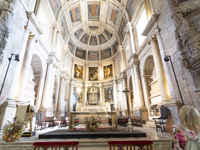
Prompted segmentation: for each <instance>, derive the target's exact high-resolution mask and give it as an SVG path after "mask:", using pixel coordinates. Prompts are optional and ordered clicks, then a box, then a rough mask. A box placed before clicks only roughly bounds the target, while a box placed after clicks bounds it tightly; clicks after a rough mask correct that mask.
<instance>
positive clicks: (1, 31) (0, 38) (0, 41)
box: [0, 18, 9, 64]
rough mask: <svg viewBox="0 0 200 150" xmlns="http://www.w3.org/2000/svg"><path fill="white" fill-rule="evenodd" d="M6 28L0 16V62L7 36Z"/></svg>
mask: <svg viewBox="0 0 200 150" xmlns="http://www.w3.org/2000/svg"><path fill="white" fill-rule="evenodd" d="M8 33H9V32H8V28H7V27H6V25H5V23H4V21H3V20H2V19H1V18H0V64H1V62H2V59H3V50H4V48H5V46H6V43H7V41H6V39H7V38H8Z"/></svg>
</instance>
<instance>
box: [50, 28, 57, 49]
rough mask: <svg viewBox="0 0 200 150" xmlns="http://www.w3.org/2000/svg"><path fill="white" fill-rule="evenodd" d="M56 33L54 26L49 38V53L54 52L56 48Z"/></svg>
mask: <svg viewBox="0 0 200 150" xmlns="http://www.w3.org/2000/svg"><path fill="white" fill-rule="evenodd" d="M57 31H58V28H57V26H56V25H54V26H53V33H52V38H51V46H50V48H51V52H55V47H56V40H57Z"/></svg>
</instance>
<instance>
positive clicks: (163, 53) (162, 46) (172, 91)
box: [156, 29, 176, 99]
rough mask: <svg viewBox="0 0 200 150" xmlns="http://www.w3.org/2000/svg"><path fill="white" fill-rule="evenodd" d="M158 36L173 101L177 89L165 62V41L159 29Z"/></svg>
mask: <svg viewBox="0 0 200 150" xmlns="http://www.w3.org/2000/svg"><path fill="white" fill-rule="evenodd" d="M156 35H157V40H158V45H159V49H160V55H161V59H162V62H163V67H164V71H165V76H166V79H167V84H168V86H169V91H170V96H171V99H174V98H175V97H176V96H175V89H174V86H173V83H172V81H173V80H172V77H171V74H170V71H169V66H168V64H169V63H166V62H164V58H165V50H164V45H163V41H162V38H161V35H160V30H159V29H158V31H157V34H156Z"/></svg>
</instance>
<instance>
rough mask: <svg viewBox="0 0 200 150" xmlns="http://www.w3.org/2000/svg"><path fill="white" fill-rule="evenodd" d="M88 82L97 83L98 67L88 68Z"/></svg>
mask: <svg viewBox="0 0 200 150" xmlns="http://www.w3.org/2000/svg"><path fill="white" fill-rule="evenodd" d="M89 80H90V81H98V67H89Z"/></svg>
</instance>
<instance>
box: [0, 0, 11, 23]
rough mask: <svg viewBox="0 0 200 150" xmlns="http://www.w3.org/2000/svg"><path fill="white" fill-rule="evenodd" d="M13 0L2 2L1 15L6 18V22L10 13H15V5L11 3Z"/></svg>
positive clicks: (0, 5) (0, 4)
mask: <svg viewBox="0 0 200 150" xmlns="http://www.w3.org/2000/svg"><path fill="white" fill-rule="evenodd" d="M12 2H13V0H3V1H2V2H0V17H1V18H2V19H3V20H4V22H6V21H7V19H8V17H9V14H13V13H12V11H13V7H12V6H11V5H10V3H12Z"/></svg>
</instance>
